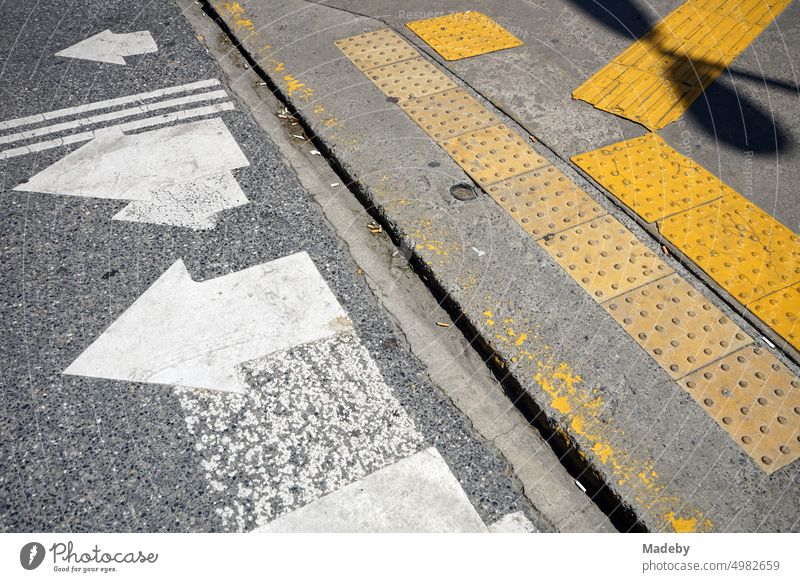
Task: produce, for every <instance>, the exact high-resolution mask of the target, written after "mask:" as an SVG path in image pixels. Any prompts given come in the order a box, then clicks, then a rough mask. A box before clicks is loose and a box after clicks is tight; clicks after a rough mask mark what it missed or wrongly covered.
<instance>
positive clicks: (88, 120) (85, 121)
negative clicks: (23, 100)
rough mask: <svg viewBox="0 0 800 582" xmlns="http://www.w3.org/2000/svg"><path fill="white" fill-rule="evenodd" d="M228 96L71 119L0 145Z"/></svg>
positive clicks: (190, 98)
mask: <svg viewBox="0 0 800 582" xmlns="http://www.w3.org/2000/svg"><path fill="white" fill-rule="evenodd" d="M227 96H228V93H227V92H226V91H225V90H224V89H220V90H218V91H210V92H208V93H197V94H194V95H188V96H186V97H178V98H175V99H167V100H166V101H156V102H155V103H147V104H144V105H138V106H136V107H131V108H128V109H120V110H117V111H112V112H110V113H102V114H100V115H95V116H93V117H83V118H78V119H73V120H72V121H65V122H63V123H56V124H54V125H46V126H44V127H37V128H36V129H29V130H27V131H21V132H19V133H11V134H8V135H1V136H0V144H5V143H12V142H15V141H21V140H24V139H31V138H34V137H39V136H42V135H48V134H51V133H58V132H61V131H66V130H68V129H75V128H78V127H83V126H85V125H94V124H97V123H103V122H105V121H111V120H113V119H121V118H123V117H132V116H134V115H140V114H142V113H149V112H152V111H157V110H159V109H169V108H170V107H180V106H181V105H187V104H189V103H197V102H198V101H214V100H216V99H225V98H226V97H227Z"/></svg>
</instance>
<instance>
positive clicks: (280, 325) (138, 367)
mask: <svg viewBox="0 0 800 582" xmlns="http://www.w3.org/2000/svg"><path fill="white" fill-rule="evenodd" d="M350 329H352V324H351V322H350V320H349V319H348V318H347V315H346V314H345V312H344V311H343V310H342V307H341V306H340V305H339V303H338V302H337V301H336V298H335V297H334V295H333V293H332V292H331V290H330V289H329V288H328V286H327V284H326V283H325V280H324V279H323V278H322V276H321V275H320V274H319V271H317V269H316V267H315V266H314V263H313V262H312V261H311V259H310V258H309V256H308V255H307V254H306V253H304V252H303V253H298V254H294V255H291V256H288V257H284V258H282V259H278V260H276V261H272V262H270V263H265V264H262V265H257V266H255V267H250V268H249V269H245V270H243V271H238V272H236V273H231V274H229V275H224V276H222V277H217V278H216V279H210V280H208V281H204V282H202V283H197V282H195V281H192V279H191V277H190V275H189V273H188V272H187V271H186V267H185V266H184V264H183V261H181V260H178V261H176V262H175V263H174V264H173V265H172V266H171V267H170V268H169V269H168V270H167V271H166V272H165V273H164V274H163V275H161V277H159V279H158V280H157V281H156V282H155V283H153V285H152V286H151V287H150V288H149V289H147V291H145V292H144V294H142V296H141V297H139V299H137V300H136V302H135V303H134V304H133V305H131V306H130V307H129V308H128V309H127V311H125V312H124V313H123V314H122V315H121V316H120V317H119V319H117V320H116V321H115V322H114V323H112V324H111V326H110V327H109V328H108V329H107V330H106V331H105V332H103V334H102V335H100V337H98V338H97V339H96V340H95V342H94V343H92V344H91V345H90V346H89V347H88V348H87V349H86V350H85V351H84V352H83V353H82V354H81V355H80V356H78V358H77V359H76V360H75V361H74V362H72V364H71V365H70V366H69V367H68V368H67V369H66V370H65V371H64V373H65V374H71V375H78V376H91V377H96V378H110V379H114V380H128V381H131V382H150V383H154V384H172V385H178V386H186V387H191V388H207V389H212V390H223V391H227V392H239V393H241V392H244V390H245V384H244V382H243V381H242V379H241V378H240V376H239V374H238V371H237V368H238V366H239V365H240V364H243V363H245V362H248V361H250V360H253V359H255V358H259V357H262V356H266V355H268V354H271V353H274V352H277V351H282V350H286V349H288V348H291V347H293V346H296V345H300V344H305V343H309V342H313V341H316V340H319V339H323V338H327V337H330V336H333V335H335V334H337V333H339V332H342V331H347V330H350Z"/></svg>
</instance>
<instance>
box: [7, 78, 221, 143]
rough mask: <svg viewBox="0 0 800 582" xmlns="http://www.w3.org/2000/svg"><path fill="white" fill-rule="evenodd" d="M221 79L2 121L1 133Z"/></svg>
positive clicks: (209, 84)
mask: <svg viewBox="0 0 800 582" xmlns="http://www.w3.org/2000/svg"><path fill="white" fill-rule="evenodd" d="M219 84H220V82H219V79H204V80H203V81H195V82H194V83H186V84H183V85H173V86H171V87H164V88H163V89H156V90H154V91H146V92H144V93H134V94H133V95H125V96H124V97H115V98H114V99H103V100H101V101H92V102H91V103H84V104H82V105H73V106H72V107H64V108H62V109H55V110H53V111H47V112H45V113H36V114H34V115H27V116H25V117H16V118H14V119H6V120H5V121H0V131H5V130H6V129H12V128H14V127H22V126H25V125H34V124H36V123H44V122H46V121H52V120H54V119H59V118H61V117H69V116H72V115H81V114H83V113H89V112H91V111H100V110H103V109H113V108H114V107H117V106H119V105H128V104H130V103H138V102H141V101H147V100H149V99H158V98H160V97H166V96H168V95H175V94H177V93H191V92H192V91H195V90H197V89H207V88H209V87H215V86H219Z"/></svg>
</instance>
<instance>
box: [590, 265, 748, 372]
mask: <svg viewBox="0 0 800 582" xmlns="http://www.w3.org/2000/svg"><path fill="white" fill-rule="evenodd" d="M603 307H605V309H606V311H608V313H609V314H611V317H613V318H614V319H615V320H616V321H617V323H619V324H620V325H621V326H622V327H623V329H625V331H627V332H628V334H630V336H631V337H632V338H633V339H635V340H636V341H637V342H638V343H639V345H640V346H642V347H643V348H644V349H645V350H647V352H648V353H649V354H650V355H651V356H652V358H653V359H654V360H655V361H656V362H658V364H659V365H660V366H661V367H662V368H663V369H664V370H665V371H666V372H667V373H668V374H669V375H670V376H672V377H673V378H680V377H682V376H685V375H686V374H688V373H689V372H692V371H694V370H696V369H698V368H700V367H702V366H705V365H707V364H709V363H711V362H712V361H714V360H715V359H717V358H719V357H721V356H724V355H726V354H729V353H731V352H733V351H735V350H738V349H740V348H742V347H744V346H746V345H747V344H750V343H752V341H753V340H752V339H751V338H750V337H749V336H748V335H747V334H746V333H745V332H744V331H742V329H741V328H740V327H739V326H738V325H736V324H735V323H734V322H733V321H731V320H730V319H729V318H728V317H727V316H726V315H725V314H723V313H722V312H721V311H720V310H719V309H717V308H716V307H715V306H714V305H713V304H712V303H711V302H710V301H708V300H706V298H705V297H703V294H702V293H700V292H699V291H697V290H696V289H695V288H694V287H692V286H691V285H689V283H687V282H686V280H685V279H684V278H683V277H680V276H678V275H672V276H670V277H664V278H662V279H658V280H657V281H653V282H651V283H648V284H646V285H643V286H642V287H639V288H637V289H634V290H633V291H629V292H628V293H625V294H623V295H620V296H618V297H615V298H614V299H612V300H610V301H606V302H605V303H603Z"/></svg>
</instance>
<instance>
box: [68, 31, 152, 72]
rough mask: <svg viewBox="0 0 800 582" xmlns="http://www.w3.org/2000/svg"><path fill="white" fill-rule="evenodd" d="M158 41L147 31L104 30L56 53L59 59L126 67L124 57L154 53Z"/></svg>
mask: <svg viewBox="0 0 800 582" xmlns="http://www.w3.org/2000/svg"><path fill="white" fill-rule="evenodd" d="M157 50H158V47H157V46H156V41H154V40H153V37H152V35H151V34H150V32H149V31H147V30H140V31H138V32H126V33H121V34H114V33H113V32H111V31H110V30H104V31H103V32H100V33H97V34H95V35H94V36H91V37H89V38H87V39H85V40H82V41H80V42H79V43H77V44H74V45H72V46H71V47H68V48H65V49H64V50H62V51H58V52H57V53H56V56H57V57H68V58H71V59H83V60H86V61H100V62H101V63H113V64H115V65H125V64H127V63H126V62H125V58H124V57H130V56H133V55H142V54H145V53H154V52H156V51H157Z"/></svg>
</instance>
